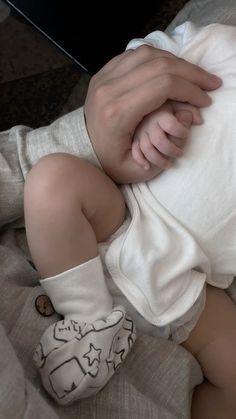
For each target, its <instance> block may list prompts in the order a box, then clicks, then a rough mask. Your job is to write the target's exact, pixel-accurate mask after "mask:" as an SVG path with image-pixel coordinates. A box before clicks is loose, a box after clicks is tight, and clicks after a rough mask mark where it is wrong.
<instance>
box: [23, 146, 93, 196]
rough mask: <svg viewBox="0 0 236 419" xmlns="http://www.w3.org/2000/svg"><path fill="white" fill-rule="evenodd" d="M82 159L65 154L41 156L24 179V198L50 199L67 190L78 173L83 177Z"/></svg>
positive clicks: (83, 163) (83, 164) (85, 163)
mask: <svg viewBox="0 0 236 419" xmlns="http://www.w3.org/2000/svg"><path fill="white" fill-rule="evenodd" d="M86 165H88V163H87V162H84V161H83V160H82V159H80V158H78V157H76V156H73V155H70V154H66V153H53V154H50V155H47V156H44V157H42V158H41V159H40V160H39V161H38V162H37V163H36V164H35V166H34V167H33V168H32V169H31V171H30V172H29V173H28V175H27V177H26V181H25V190H24V194H25V200H32V199H37V200H38V201H40V200H42V201H44V200H45V199H46V200H47V202H48V201H51V200H52V198H53V197H54V198H55V197H56V196H57V197H58V196H59V195H60V194H61V192H62V191H63V190H64V192H66V191H67V192H69V190H70V188H68V185H72V184H73V183H74V180H75V176H76V175H77V177H78V173H80V178H81V179H82V178H83V172H84V171H85V170H84V168H85V166H86Z"/></svg>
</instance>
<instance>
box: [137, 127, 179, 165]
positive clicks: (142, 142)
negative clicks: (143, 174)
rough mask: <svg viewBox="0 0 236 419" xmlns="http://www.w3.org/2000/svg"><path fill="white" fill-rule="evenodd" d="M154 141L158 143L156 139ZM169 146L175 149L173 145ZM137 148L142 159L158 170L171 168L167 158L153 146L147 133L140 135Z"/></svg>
mask: <svg viewBox="0 0 236 419" xmlns="http://www.w3.org/2000/svg"><path fill="white" fill-rule="evenodd" d="M156 140H157V142H159V139H158V138H157V139H156ZM168 142H169V141H168ZM170 144H171V143H170ZM162 145H163V142H162ZM171 146H173V148H177V147H176V146H175V145H173V144H171ZM139 147H140V150H141V152H142V154H143V156H144V158H146V160H147V161H149V162H150V163H152V164H154V165H155V166H157V167H159V168H160V169H168V168H169V167H170V166H171V161H170V160H169V159H168V157H167V156H165V155H164V154H162V152H161V151H160V149H159V148H157V147H156V146H155V144H154V141H153V139H152V140H151V138H150V135H149V133H148V132H143V133H142V135H141V136H140V138H139ZM160 148H162V149H165V150H166V149H167V147H160ZM179 151H180V152H181V155H182V151H181V150H179Z"/></svg>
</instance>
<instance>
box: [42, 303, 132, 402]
mask: <svg viewBox="0 0 236 419" xmlns="http://www.w3.org/2000/svg"><path fill="white" fill-rule="evenodd" d="M135 338H136V332H135V326H134V322H133V320H132V319H131V317H130V316H128V315H127V314H126V312H125V309H124V307H122V306H118V307H115V308H114V309H113V310H112V312H111V313H110V314H109V315H108V316H107V317H106V318H104V319H101V320H96V321H94V322H93V323H85V322H81V323H79V322H78V321H75V320H73V319H71V320H69V319H67V320H60V321H58V322H57V323H54V324H53V325H51V326H50V327H49V328H48V329H47V330H46V331H45V332H44V334H43V336H42V338H41V340H40V343H39V344H38V346H37V348H36V350H35V353H34V361H35V364H36V366H37V367H38V369H39V372H40V375H41V379H42V383H43V385H44V387H45V389H46V390H47V391H48V393H49V394H50V395H51V396H52V397H53V398H54V399H55V400H56V401H57V402H58V403H59V404H63V405H66V404H70V403H72V402H74V401H75V400H78V399H82V398H86V397H89V396H92V395H94V394H96V393H97V392H98V391H99V390H101V389H102V388H103V387H104V386H105V384H106V383H107V382H108V381H109V379H110V378H111V377H112V375H113V374H114V372H115V371H116V370H117V368H118V367H119V366H120V365H121V364H122V362H123V361H124V359H125V358H126V356H127V355H128V353H129V351H130V349H131V348H132V346H133V344H134V341H135Z"/></svg>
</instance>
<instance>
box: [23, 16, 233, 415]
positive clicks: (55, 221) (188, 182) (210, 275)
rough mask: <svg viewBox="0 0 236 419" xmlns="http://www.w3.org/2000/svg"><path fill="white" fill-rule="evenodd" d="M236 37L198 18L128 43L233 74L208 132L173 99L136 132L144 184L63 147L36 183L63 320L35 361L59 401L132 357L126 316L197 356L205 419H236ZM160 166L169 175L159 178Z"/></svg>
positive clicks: (193, 112) (49, 281)
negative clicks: (116, 176)
mask: <svg viewBox="0 0 236 419" xmlns="http://www.w3.org/2000/svg"><path fill="white" fill-rule="evenodd" d="M235 40H236V28H234V27H232V26H224V25H218V24H214V25H209V26H206V27H202V28H196V27H195V26H194V25H193V24H192V23H191V22H186V23H185V24H183V25H181V26H179V27H177V28H176V29H175V31H174V33H173V34H172V35H171V36H168V35H166V34H164V33H163V32H159V31H156V32H153V33H152V34H150V35H148V36H147V37H146V38H145V39H144V40H134V41H131V43H130V44H129V46H128V47H129V48H136V47H138V46H140V45H141V44H143V43H146V44H150V45H152V46H155V47H157V48H163V49H165V50H169V51H170V52H172V53H174V54H175V55H178V56H181V57H182V58H183V59H186V60H188V61H190V62H192V63H195V64H198V65H200V66H201V67H203V68H205V69H206V70H208V71H210V72H212V73H215V74H217V75H218V76H220V77H221V78H222V80H223V86H222V87H221V88H220V89H219V90H217V91H214V92H212V93H211V97H212V105H211V106H210V107H208V108H205V109H204V110H203V118H204V124H202V117H201V116H200V114H199V112H198V110H197V109H195V108H193V107H190V106H189V105H186V104H181V105H180V104H178V103H175V102H168V103H166V104H165V105H163V107H162V108H161V109H159V110H158V111H156V112H154V113H152V114H151V115H148V116H147V117H146V118H144V120H143V121H142V122H141V124H140V125H139V127H137V129H136V132H135V136H134V141H133V145H132V151H131V152H132V155H133V158H134V159H135V160H136V161H137V164H139V165H141V166H142V167H143V168H144V170H145V171H146V172H147V181H146V182H140V183H132V184H131V183H130V184H126V185H124V186H122V187H118V186H117V185H116V184H115V183H114V182H113V181H112V180H111V179H110V178H109V177H108V176H107V175H106V174H105V173H104V172H103V171H101V170H100V169H98V168H97V167H95V166H92V165H90V164H89V163H88V162H86V161H83V160H81V159H78V158H77V157H75V156H71V155H66V154H62V153H60V154H59V153H58V154H53V155H50V156H47V157H45V158H43V159H42V160H41V161H39V163H38V164H37V165H35V166H34V168H33V169H32V170H31V172H30V174H29V176H28V178H27V180H26V186H25V221H26V230H27V237H28V242H29V247H30V250H31V254H32V257H33V260H34V263H35V265H36V267H37V269H38V270H39V272H40V274H41V277H42V280H41V285H42V286H43V288H44V289H45V291H46V293H47V294H48V295H49V297H50V298H51V300H52V303H53V305H54V307H55V309H56V311H57V312H58V313H59V314H61V315H62V316H63V320H60V321H59V322H57V323H56V324H54V325H52V326H51V327H50V328H49V329H47V330H46V331H45V333H44V335H43V336H42V339H41V342H40V344H39V346H38V348H37V350H36V353H35V361H36V364H37V365H38V367H39V370H40V373H41V377H42V381H43V384H44V386H45V388H46V389H47V391H48V392H49V393H50V394H51V396H52V397H53V398H54V399H55V400H57V401H58V402H59V403H61V404H67V403H70V402H72V401H74V400H76V399H78V398H81V397H87V396H90V395H92V394H95V393H96V392H97V391H99V390H100V389H101V388H102V387H103V386H104V385H105V384H106V382H107V381H108V380H109V379H110V377H111V376H112V375H113V373H114V372H115V370H116V369H117V368H118V366H119V365H120V364H121V363H122V361H123V360H124V359H125V357H126V355H127V354H128V352H129V350H130V349H131V347H132V345H133V343H134V340H135V328H134V323H133V320H132V318H131V317H130V316H129V315H127V314H126V311H127V312H129V313H131V315H132V317H133V318H135V322H136V323H137V325H138V329H139V320H140V324H141V323H142V327H144V328H145V330H146V331H147V330H150V332H151V333H152V334H153V335H155V334H156V335H157V336H163V337H165V338H166V339H171V340H172V341H174V342H176V343H178V344H182V345H183V346H184V347H185V348H186V349H187V350H189V351H190V352H191V353H192V354H193V355H194V356H195V357H196V359H197V360H198V361H199V363H200V365H201V367H202V370H203V373H204V375H205V377H206V381H205V382H204V383H203V384H202V385H200V386H199V387H198V388H197V389H196V391H195V392H194V396H193V403H192V414H193V418H200V417H201V418H205V417H206V418H209V417H211V418H217V417H219V418H221V419H223V418H227V419H230V418H233V417H234V412H235V409H236V402H235V399H236V397H235V396H236V394H235V392H236V391H235V389H236V386H235V376H236V367H234V365H235V362H234V353H235V346H236V326H235V325H236V308H235V306H234V304H233V303H232V301H231V300H230V298H229V297H228V296H227V295H226V294H225V292H224V291H223V289H225V288H227V287H229V285H230V284H231V283H232V281H233V277H234V275H235V272H236V258H235V254H236V209H235V208H236V163H235V159H236V141H235V138H236V137H235V134H236V132H235V128H234V126H235V124H234V118H235V113H236V101H235V94H236V91H235V89H236V71H235V68H236V42H235ZM191 123H193V125H195V126H194V127H192V129H191V136H190V138H189V140H188V142H187V144H186V147H185V153H184V154H183V151H182V148H183V146H184V143H185V141H186V138H187V136H188V126H189V125H190V124H191ZM178 157H181V158H179V159H178V160H176V161H175V162H174V163H173V161H174V160H175V159H176V158H178ZM152 165H156V166H158V167H160V169H165V168H168V170H167V171H164V172H163V173H162V174H160V175H159V176H157V177H154V178H152V179H149V177H148V172H149V169H150V167H151V166H152ZM118 181H119V180H118ZM111 295H112V296H113V298H112V296H111ZM137 313H139V314H137ZM217 415H218V416H217Z"/></svg>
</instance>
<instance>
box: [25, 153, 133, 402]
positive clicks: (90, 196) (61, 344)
mask: <svg viewBox="0 0 236 419" xmlns="http://www.w3.org/2000/svg"><path fill="white" fill-rule="evenodd" d="M24 204H25V224H26V232H27V239H28V243H29V248H30V251H31V255H32V258H33V261H34V263H35V265H36V268H37V269H38V271H39V272H40V275H41V277H42V278H43V279H42V280H41V285H42V286H43V288H44V289H45V291H46V292H47V294H48V295H49V297H50V298H51V300H52V303H53V305H54V308H55V310H56V311H57V312H58V313H59V314H61V315H62V316H63V318H64V319H63V320H61V321H59V322H57V323H56V324H54V325H52V326H50V327H49V328H48V329H47V330H46V331H45V333H44V334H43V336H42V338H41V341H40V344H39V345H38V347H37V349H36V352H35V356H34V358H35V362H36V365H37V366H38V368H39V371H40V374H41V378H42V381H43V384H44V386H45V388H46V389H47V391H48V392H49V393H50V394H51V396H52V397H53V398H54V399H55V400H56V401H57V402H58V403H61V404H68V403H71V402H73V401H74V400H76V399H79V398H83V397H88V396H90V395H93V394H95V393H96V392H97V391H99V390H100V389H101V388H102V387H103V386H104V385H105V384H106V382H107V381H108V380H109V379H110V377H111V376H112V375H113V373H114V372H115V370H116V369H117V367H118V366H119V365H120V364H121V363H122V361H123V360H124V358H125V356H126V355H127V354H128V352H129V350H130V348H131V346H132V345H133V342H134V340H135V330H134V325H133V322H132V319H131V318H130V317H129V316H127V315H126V313H125V310H124V308H123V307H115V308H113V304H112V298H111V295H110V293H109V291H108V289H107V286H106V282H105V278H104V273H103V268H102V264H101V260H100V257H99V255H98V245H97V243H98V242H99V241H104V240H106V239H107V238H108V237H109V236H110V235H111V234H112V233H114V232H115V231H116V230H117V229H118V228H119V226H120V225H121V224H122V222H123V220H124V216H125V203H124V201H123V197H122V194H121V192H120V190H119V188H118V187H117V186H116V185H115V184H114V183H113V181H112V180H111V179H109V178H108V177H107V176H106V175H105V174H104V173H103V172H102V171H101V170H99V169H98V168H96V167H94V166H92V165H91V164H89V163H88V162H86V161H84V160H82V159H79V158H77V157H75V156H72V155H68V154H64V153H56V154H52V155H49V156H47V157H44V158H42V159H41V160H40V161H39V162H38V164H36V165H35V166H34V168H33V169H32V170H31V172H30V173H29V175H28V177H27V179H26V184H25V198H24Z"/></svg>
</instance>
